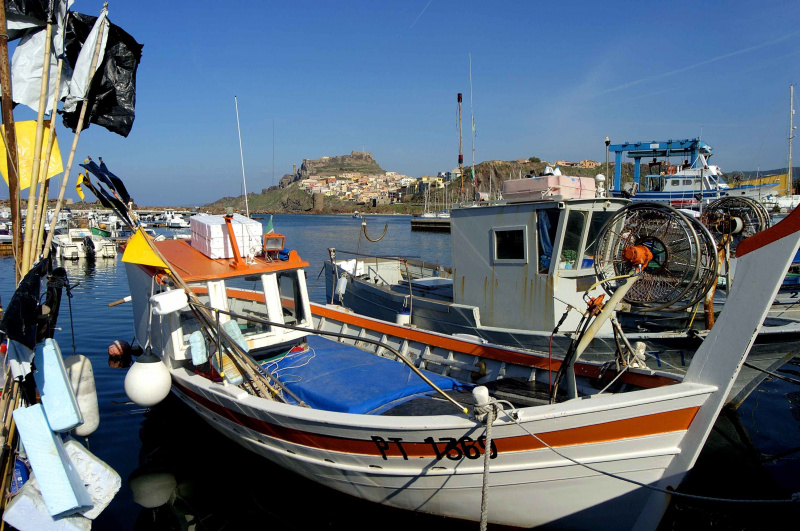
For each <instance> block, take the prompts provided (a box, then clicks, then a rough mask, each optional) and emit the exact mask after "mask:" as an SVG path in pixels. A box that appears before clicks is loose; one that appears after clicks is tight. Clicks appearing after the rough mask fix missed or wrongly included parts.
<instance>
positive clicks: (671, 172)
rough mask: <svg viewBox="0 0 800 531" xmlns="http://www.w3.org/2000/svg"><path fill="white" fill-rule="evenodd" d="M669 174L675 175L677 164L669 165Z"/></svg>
mask: <svg viewBox="0 0 800 531" xmlns="http://www.w3.org/2000/svg"><path fill="white" fill-rule="evenodd" d="M667 175H675V166H669V167H668V168H667Z"/></svg>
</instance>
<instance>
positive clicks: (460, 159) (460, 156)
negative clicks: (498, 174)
mask: <svg viewBox="0 0 800 531" xmlns="http://www.w3.org/2000/svg"><path fill="white" fill-rule="evenodd" d="M461 133H462V127H461V93H460V92H459V93H458V176H459V177H460V178H461V200H462V201H463V200H464V142H463V138H462V136H461Z"/></svg>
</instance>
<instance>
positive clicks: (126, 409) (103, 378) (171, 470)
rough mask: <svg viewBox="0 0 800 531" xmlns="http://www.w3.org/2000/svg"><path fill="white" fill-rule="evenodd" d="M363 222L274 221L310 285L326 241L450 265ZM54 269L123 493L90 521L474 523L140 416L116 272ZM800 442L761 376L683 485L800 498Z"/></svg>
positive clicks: (775, 518)
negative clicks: (368, 498)
mask: <svg viewBox="0 0 800 531" xmlns="http://www.w3.org/2000/svg"><path fill="white" fill-rule="evenodd" d="M366 220H367V224H368V230H369V234H370V236H373V235H377V234H380V232H381V231H382V230H383V226H384V223H385V222H387V221H388V222H389V229H388V231H387V234H386V237H385V238H384V239H383V240H381V241H380V242H378V243H370V242H367V241H366V239H365V238H364V237H363V235H362V234H361V229H360V227H361V225H360V220H357V219H353V218H352V217H351V216H349V215H346V216H310V215H308V216H306V215H276V216H274V220H273V223H274V227H275V231H276V232H278V233H281V234H283V235H285V236H286V242H287V246H288V247H289V248H290V249H296V250H297V251H298V252H299V254H300V256H301V257H303V258H304V259H305V260H306V261H308V262H309V267H308V268H307V270H306V275H307V278H308V282H309V286H310V287H311V286H312V285H313V284H314V282H315V281H316V279H317V275H318V274H319V272H320V269H321V267H322V264H323V262H324V261H325V260H327V259H328V251H327V249H328V247H336V249H337V256H338V257H342V258H345V257H347V255H345V254H344V251H352V252H356V251H359V250H360V251H361V252H362V253H365V254H373V255H397V256H406V257H409V258H411V257H418V258H423V259H425V260H429V261H431V262H432V263H439V264H442V265H449V264H450V247H449V245H450V244H449V242H450V239H449V235H448V234H437V233H424V232H411V230H410V223H409V220H410V218H409V217H406V216H374V217H373V216H367V217H366ZM264 223H266V220H264ZM60 265H62V266H63V267H65V269H66V270H67V273H68V275H69V277H70V282H71V283H72V285H73V286H76V287H75V288H74V289H73V292H72V293H73V298H72V301H71V302H72V320H71V319H70V312H69V309H68V308H67V306H66V297H65V300H64V302H65V305H64V306H62V309H61V312H60V317H59V327H60V329H59V330H58V331H57V332H56V339H57V340H58V342H59V343H60V344H61V345H62V351H63V352H64V353H65V355H67V354H71V353H72V352H71V343H72V332H71V331H72V330H74V334H75V344H76V350H77V352H78V353H80V354H84V355H87V356H88V357H89V358H90V359H91V361H92V365H93V368H94V373H95V378H96V384H97V390H98V401H99V405H100V417H101V421H100V426H99V428H98V430H97V431H96V432H95V433H94V434H93V435H92V437H91V438H90V449H91V451H92V452H93V453H95V454H96V455H97V456H98V457H99V458H100V459H102V460H104V461H105V462H107V463H108V464H109V465H110V466H112V467H113V468H114V469H115V470H116V471H117V472H118V473H119V474H120V475H121V476H122V478H123V487H122V489H121V490H120V492H119V493H118V494H117V496H116V497H115V498H114V500H113V502H112V503H111V505H110V506H109V507H108V508H107V509H106V510H105V511H104V512H103V513H102V514H101V515H100V517H98V519H97V520H95V522H94V526H93V529H95V530H114V531H117V530H130V529H148V530H149V529H192V528H194V529H242V528H245V526H247V528H250V527H253V524H257V525H258V526H259V527H266V526H270V527H277V528H279V529H283V528H288V527H289V526H304V527H312V528H316V527H324V528H346V529H348V530H359V529H365V530H367V529H369V530H370V531H374V530H375V529H376V528H379V527H380V528H387V529H392V528H398V527H401V526H402V527H403V528H406V529H414V528H417V529H429V528H436V529H438V530H449V529H477V524H475V523H473V522H461V521H457V520H452V519H445V518H441V517H432V516H427V515H420V514H414V513H410V512H406V511H400V510H394V509H391V508H386V507H382V506H379V505H377V504H372V503H367V502H364V501H361V500H357V499H354V498H351V497H349V496H346V495H344V494H340V493H337V492H334V491H332V490H330V489H327V488H324V487H321V486H318V485H317V484H315V483H313V482H311V481H308V480H306V479H303V478H301V477H299V476H297V475H295V474H292V473H290V472H287V471H284V470H282V469H280V468H278V467H276V466H273V465H271V464H270V463H269V462H267V461H266V460H265V459H263V458H260V457H257V456H256V455H255V454H252V453H251V452H249V451H247V450H245V449H243V448H240V447H239V446H238V445H236V444H235V443H233V442H231V441H229V440H228V439H227V438H225V437H224V436H222V435H220V434H218V433H217V432H216V431H214V430H213V429H212V428H211V427H209V426H208V425H207V424H206V423H205V422H203V421H202V420H200V419H199V418H198V417H197V416H196V415H195V414H194V413H193V412H192V411H191V410H189V409H188V408H187V407H186V406H184V405H183V404H182V403H180V402H179V401H178V400H177V399H175V398H173V397H170V398H169V399H168V400H167V401H165V402H164V403H163V404H161V405H159V406H158V407H156V408H154V409H152V410H150V411H146V410H143V409H142V408H139V407H138V406H136V405H133V404H130V403H128V398H127V397H126V396H125V393H124V391H123V380H124V378H125V373H126V371H125V370H118V369H114V368H112V367H109V360H108V346H109V345H110V344H111V343H112V342H113V341H115V340H125V341H127V342H129V343H131V344H133V343H134V342H133V326H132V319H131V318H132V314H131V306H130V304H121V305H119V306H114V307H111V308H109V307H108V304H109V303H111V302H114V301H116V300H118V299H121V298H122V297H125V296H126V295H128V286H127V280H126V276H125V267H124V265H123V264H122V263H121V262H120V261H119V256H118V257H117V259H116V260H96V261H94V262H91V261H86V260H78V261H73V262H65V263H63V264H60ZM13 278H14V277H13V262H12V260H11V259H10V258H2V257H0V297H2V301H3V303H4V304H7V303H8V301H9V300H10V297H11V293H12V292H13V289H14V285H13V282H14V281H13ZM311 297H312V299H313V300H315V301H317V302H323V301H324V299H325V293H324V279H319V281H318V282H317V284H316V287H315V288H314V290H313V291H312V292H311ZM781 372H782V374H784V375H786V376H791V377H794V378H797V379H800V364H798V362H796V361H793V362H791V363H789V364H787V365H786V366H784V368H783V369H782V371H781ZM798 448H800V387H798V386H796V385H793V384H791V383H789V382H785V381H780V380H776V379H772V378H770V379H768V380H767V381H765V382H764V383H763V384H762V385H761V386H760V387H759V389H758V390H757V391H756V392H754V393H753V394H752V395H751V396H750V398H749V399H748V400H747V401H746V402H745V403H744V404H743V405H742V407H741V408H740V410H739V412H738V413H737V414H734V415H733V416H729V417H725V418H722V419H721V420H720V421H719V422H717V424H716V426H715V428H714V431H713V432H712V436H711V438H710V440H709V443H708V444H707V446H706V448H705V450H704V451H703V453H702V454H701V456H700V459H699V460H698V463H697V465H696V467H695V470H693V471H692V472H691V473H690V474H689V476H688V478H687V481H686V482H685V483H684V485H683V487H682V490H684V491H686V492H691V493H694V494H699V495H707V496H718V497H732V498H740V499H741V498H753V499H756V498H759V499H787V498H789V497H790V496H791V494H792V493H794V492H800V453H798ZM135 500H138V501H139V502H141V504H139V503H137V502H136V501H135ZM164 501H166V503H161V502H164ZM143 505H146V506H147V507H143ZM490 510H491V507H490ZM609 518H613V515H609ZM779 518H781V519H779ZM783 518H788V520H783ZM786 521H789V522H793V524H792V525H787V524H785V523H784V522H786ZM798 521H800V515H798V514H797V509H795V508H794V507H786V506H776V505H766V506H765V505H757V506H750V505H748V506H741V505H732V504H719V503H703V502H697V501H685V500H675V501H674V502H673V504H672V505H671V506H670V509H669V512H668V515H667V517H666V518H665V520H664V521H663V522H662V525H661V528H662V529H670V530H671V529H675V530H679V529H694V528H697V527H698V526H702V527H711V528H714V529H731V530H733V529H763V528H769V529H770V530H776V529H795V528H796V527H797V526H796V525H795V524H796V522H798ZM598 527H602V523H598Z"/></svg>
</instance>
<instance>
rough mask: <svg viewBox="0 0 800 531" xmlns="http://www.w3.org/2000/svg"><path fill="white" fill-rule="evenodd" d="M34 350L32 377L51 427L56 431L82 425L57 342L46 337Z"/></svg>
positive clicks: (81, 418)
mask: <svg viewBox="0 0 800 531" xmlns="http://www.w3.org/2000/svg"><path fill="white" fill-rule="evenodd" d="M40 345H42V344H41V343H40ZM36 350H37V352H36V370H35V371H34V372H33V378H34V380H36V387H38V388H39V394H40V395H41V396H42V405H43V406H44V411H45V414H46V415H47V422H48V424H49V425H50V429H51V430H53V431H55V432H65V431H69V430H71V429H72V428H74V427H75V426H79V425H81V424H83V415H82V414H81V409H80V407H79V406H78V399H77V398H75V392H74V391H73V390H72V385H71V384H70V381H69V377H68V376H67V370H66V368H65V367H64V358H62V357H61V349H60V348H58V343H56V341H55V340H54V339H49V338H48V339H45V340H44V344H43V345H42V346H41V347H40V346H37V349H36Z"/></svg>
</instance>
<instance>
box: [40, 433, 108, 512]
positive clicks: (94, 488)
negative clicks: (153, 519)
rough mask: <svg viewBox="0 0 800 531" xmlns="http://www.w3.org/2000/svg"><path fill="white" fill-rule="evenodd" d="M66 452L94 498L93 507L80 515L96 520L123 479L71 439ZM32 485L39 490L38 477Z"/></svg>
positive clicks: (65, 444)
mask: <svg viewBox="0 0 800 531" xmlns="http://www.w3.org/2000/svg"><path fill="white" fill-rule="evenodd" d="M64 450H65V451H66V452H67V456H68V457H69V460H70V461H71V462H72V464H73V465H74V466H75V469H76V470H77V471H78V475H80V477H81V479H82V480H83V484H84V485H85V486H86V490H88V491H89V496H91V497H92V502H93V503H94V506H93V507H91V508H89V509H81V510H80V511H79V513H80V514H82V515H83V516H85V517H86V518H89V519H90V520H94V519H95V518H97V517H98V516H99V515H100V513H102V512H103V510H104V509H105V508H106V507H108V504H109V503H111V500H113V499H114V496H115V495H116V494H117V492H119V489H120V487H121V486H122V478H120V476H119V474H117V472H116V471H115V470H114V469H113V468H111V467H110V466H108V465H107V464H106V463H105V462H103V461H101V460H100V459H98V458H97V456H96V455H94V454H93V453H92V452H90V451H89V450H87V449H86V448H85V447H84V446H83V445H82V444H81V443H79V442H78V441H76V440H74V439H69V440H68V441H66V442H65V443H64ZM30 483H32V484H33V486H34V487H36V488H37V489H38V488H39V482H38V481H36V477H33V478H31V480H30Z"/></svg>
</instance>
